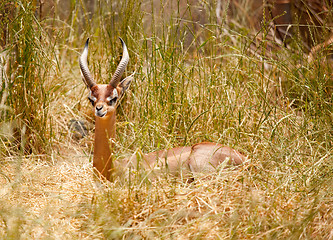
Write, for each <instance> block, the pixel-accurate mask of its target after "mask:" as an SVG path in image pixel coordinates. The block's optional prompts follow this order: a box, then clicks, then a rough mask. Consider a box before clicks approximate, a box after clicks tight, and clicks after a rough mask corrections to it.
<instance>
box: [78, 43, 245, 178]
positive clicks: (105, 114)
mask: <svg viewBox="0 0 333 240" xmlns="http://www.w3.org/2000/svg"><path fill="white" fill-rule="evenodd" d="M120 40H121V43H122V45H123V56H122V59H121V61H120V63H119V65H118V67H117V69H116V71H115V73H114V75H113V77H112V79H111V81H110V83H109V84H96V83H95V81H94V80H93V77H92V75H91V73H90V71H89V69H88V63H87V56H88V43H89V38H88V39H87V42H86V45H85V47H84V50H83V53H82V55H81V56H80V59H79V62H80V68H81V74H82V78H83V81H84V83H85V84H86V85H87V87H88V89H89V90H90V93H89V96H88V99H89V100H90V102H91V103H92V105H93V107H94V111H95V140H94V157H93V167H94V168H95V169H96V170H97V174H99V175H101V176H104V177H105V178H106V179H108V180H110V179H111V176H112V171H113V169H114V166H113V161H112V146H113V144H112V142H113V141H112V139H114V138H115V133H116V129H115V125H116V107H117V104H118V101H119V99H120V98H121V96H122V95H123V94H124V92H125V91H126V90H127V88H128V87H129V85H130V83H131V81H132V80H133V77H132V76H129V77H127V78H125V79H123V80H122V81H120V79H121V76H122V74H123V73H124V71H125V68H126V66H127V63H128V61H129V55H128V51H127V47H126V45H125V43H124V41H123V40H122V39H120ZM244 160H245V156H244V155H242V154H241V153H239V152H238V151H236V150H234V149H232V148H230V147H224V146H222V145H221V144H218V143H197V144H195V145H193V146H192V147H176V148H172V149H165V150H161V151H157V152H153V153H149V154H145V155H143V156H142V161H138V159H137V156H132V157H131V158H130V159H129V161H125V160H124V162H123V165H132V166H136V165H137V164H138V163H140V165H142V166H143V167H144V168H146V169H147V170H154V169H156V168H158V169H161V168H162V169H165V170H167V171H168V172H170V173H171V174H173V175H180V174H181V175H183V176H185V177H191V178H192V177H193V176H192V174H195V173H198V172H211V171H214V170H215V169H216V168H218V167H219V165H221V164H222V163H225V164H229V165H230V164H231V165H238V164H241V163H243V162H244Z"/></svg>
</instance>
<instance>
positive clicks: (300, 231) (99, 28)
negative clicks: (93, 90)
mask: <svg viewBox="0 0 333 240" xmlns="http://www.w3.org/2000/svg"><path fill="white" fill-rule="evenodd" d="M295 2H296V3H297V4H300V2H301V1H295ZM308 2H310V1H308ZM308 2H303V4H304V5H302V6H303V8H302V11H303V14H304V15H303V16H300V15H297V14H300V12H297V11H295V12H297V14H295V15H293V22H294V24H293V25H292V26H291V28H292V33H293V34H292V37H290V38H289V39H288V44H283V43H282V42H281V41H280V42H279V41H277V40H276V39H274V38H273V37H272V36H273V35H272V32H274V31H273V29H274V28H273V29H272V23H273V20H272V19H270V18H266V16H268V15H267V14H266V12H265V11H269V8H266V7H263V4H266V5H267V6H268V5H269V4H268V3H267V2H265V1H263V2H262V4H261V5H260V4H259V5H258V6H255V7H253V6H251V5H250V4H249V1H245V0H239V1H231V2H228V1H185V0H184V1H166V2H164V1H161V2H160V1H153V0H151V1H149V0H148V1H144V0H140V1H135V0H128V1H117V0H115V1H108V0H96V1H45V3H44V4H42V5H40V4H39V3H38V1H37V3H36V2H30V1H19V0H17V1H9V0H5V1H2V2H1V3H0V10H1V11H0V12H1V30H0V31H2V32H1V36H2V37H1V45H2V47H1V65H0V66H1V72H0V73H1V89H0V90H1V91H0V100H1V111H0V114H1V115H0V117H1V118H0V121H1V126H0V129H1V133H0V140H1V142H0V153H1V160H0V164H1V170H0V238H2V239H20V238H22V239H142V238H143V239H169V238H171V239H333V230H332V229H333V210H332V207H333V192H332V184H333V182H332V177H333V174H332V173H333V161H332V160H333V159H332V156H333V155H332V154H333V152H332V133H333V132H332V130H333V129H332V127H333V125H332V120H333V114H332V60H331V59H330V56H329V54H330V51H331V50H332V45H330V44H327V45H325V46H323V48H322V49H320V50H319V51H318V52H316V54H315V55H314V56H313V58H312V59H311V61H309V58H308V54H309V51H310V49H311V47H313V46H315V45H317V44H320V43H322V42H323V41H324V40H325V39H327V38H329V37H330V34H331V32H332V19H333V18H332V5H330V4H331V2H330V1H327V2H325V1H322V4H323V5H322V6H324V7H323V9H324V10H323V11H321V12H319V13H317V14H314V13H313V11H312V10H313V9H311V7H309V6H310V5H307V3H308ZM49 3H51V4H50V5H48V4H49ZM324 3H325V4H326V5H325V4H324ZM297 4H295V6H294V8H295V9H296V10H297V9H299V8H297V7H299V6H298V5H297ZM311 14H312V15H311ZM305 17H308V19H310V20H309V21H308V22H307V24H306V25H305V24H304V23H300V22H298V20H301V19H304V18H305ZM311 19H315V20H316V21H314V20H313V21H312V20H311ZM318 19H319V20H320V21H319V20H318ZM119 36H120V37H122V38H123V39H124V40H125V42H126V43H127V46H128V49H129V53H130V59H131V60H130V63H129V65H128V67H127V71H126V72H125V75H129V74H131V73H132V72H134V71H135V72H136V74H135V81H134V82H133V83H132V85H131V87H130V90H128V92H127V94H126V96H125V98H124V99H123V100H122V103H121V105H120V106H119V107H118V122H117V138H116V140H115V149H114V159H115V160H116V161H121V159H122V158H123V157H126V156H129V155H131V154H133V153H135V152H137V151H142V152H150V151H154V150H158V149H163V148H169V147H174V146H179V145H191V144H193V143H196V142H200V141H214V142H219V143H222V144H224V145H228V146H231V147H233V148H235V149H237V150H239V151H241V152H243V153H244V154H246V155H247V156H248V159H249V160H248V162H247V163H246V164H244V165H243V166H241V167H237V168H231V169H217V171H216V172H214V173H212V174H210V175H209V176H207V175H206V176H198V178H197V179H196V181H195V182H194V183H185V182H183V181H181V180H180V179H174V178H172V177H170V176H168V175H165V176H161V177H160V178H157V179H154V180H151V179H147V178H145V174H144V172H135V171H130V170H129V172H128V173H127V174H125V173H124V174H123V175H121V176H117V177H116V178H115V181H113V182H110V183H105V184H104V186H99V187H97V186H96V184H95V178H94V176H93V171H92V164H91V160H92V157H91V156H92V151H93V146H92V143H93V121H94V117H93V114H92V113H91V112H90V105H89V102H88V101H87V99H86V96H87V94H88V91H87V90H86V88H85V86H84V84H83V82H82V79H81V76H80V72H79V66H78V56H79V54H80V52H81V51H82V48H83V45H84V42H85V40H86V38H87V37H90V38H91V44H90V55H89V66H90V70H91V72H92V73H93V75H94V77H95V80H96V81H97V82H99V83H102V82H108V81H109V79H110V77H111V75H112V73H113V71H114V70H115V67H116V66H117V64H118V62H119V59H120V57H121V46H120V43H119V40H118V39H117V38H118V37H119ZM305 40H306V41H305ZM71 120H80V121H83V122H84V123H85V126H86V127H87V130H88V131H87V135H86V136H84V137H82V136H81V135H82V133H79V132H77V131H76V130H75V129H73V128H71V127H70V126H71V124H70V123H71Z"/></svg>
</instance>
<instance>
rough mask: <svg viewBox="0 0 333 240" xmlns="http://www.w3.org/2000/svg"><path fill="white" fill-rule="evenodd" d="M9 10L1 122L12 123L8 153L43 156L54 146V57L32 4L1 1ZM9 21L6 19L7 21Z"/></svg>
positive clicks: (4, 140)
mask: <svg viewBox="0 0 333 240" xmlns="http://www.w3.org/2000/svg"><path fill="white" fill-rule="evenodd" d="M5 7H6V8H8V9H9V11H10V14H8V15H7V16H6V15H5V17H4V18H5V20H4V22H6V23H7V24H5V25H4V26H3V28H2V31H3V32H2V34H3V36H6V38H5V40H6V42H5V43H4V44H3V46H4V48H3V51H5V52H4V55H3V63H4V65H5V67H6V72H5V74H6V76H3V79H2V80H3V81H2V88H1V93H0V98H2V99H3V100H4V101H3V103H4V105H5V106H6V107H5V108H3V109H2V111H1V122H2V123H4V126H5V124H8V123H9V126H10V127H11V128H12V131H10V132H12V134H11V135H12V136H8V135H7V137H6V138H2V139H3V143H4V144H5V145H6V146H7V147H8V148H5V150H4V151H5V154H6V155H8V154H9V155H10V154H13V153H14V152H15V151H17V150H18V149H21V150H22V151H23V152H24V153H34V154H44V153H48V152H50V148H51V145H52V138H53V133H52V124H51V123H52V121H51V118H50V114H49V103H50V101H51V100H52V94H53V89H54V88H55V86H52V85H50V82H51V78H52V77H54V76H53V74H54V70H53V69H54V68H53V67H54V65H55V64H54V62H55V61H56V60H54V55H53V52H52V46H50V45H51V44H52V43H50V42H49V38H48V36H47V32H46V30H45V29H44V28H43V26H42V23H41V22H40V21H39V19H37V18H36V16H35V14H34V12H35V11H37V9H36V7H35V6H34V5H33V3H30V2H29V1H23V2H21V1H2V3H1V6H0V8H1V9H4V8H5ZM6 18H7V19H6Z"/></svg>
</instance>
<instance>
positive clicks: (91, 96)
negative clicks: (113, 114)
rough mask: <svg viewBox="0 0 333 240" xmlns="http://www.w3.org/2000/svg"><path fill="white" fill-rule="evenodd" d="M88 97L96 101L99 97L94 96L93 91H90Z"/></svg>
mask: <svg viewBox="0 0 333 240" xmlns="http://www.w3.org/2000/svg"><path fill="white" fill-rule="evenodd" d="M88 98H90V99H91V100H92V101H94V102H96V100H97V98H96V97H94V96H93V95H91V91H89V96H88Z"/></svg>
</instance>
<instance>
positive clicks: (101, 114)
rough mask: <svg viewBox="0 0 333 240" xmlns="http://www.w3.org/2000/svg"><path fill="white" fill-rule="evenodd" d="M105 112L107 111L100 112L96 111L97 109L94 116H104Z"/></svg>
mask: <svg viewBox="0 0 333 240" xmlns="http://www.w3.org/2000/svg"><path fill="white" fill-rule="evenodd" d="M106 113H107V112H102V113H101V112H97V111H96V116H97V117H104V116H105V115H106Z"/></svg>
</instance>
